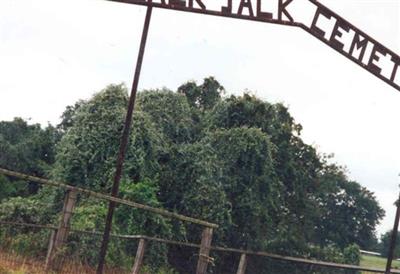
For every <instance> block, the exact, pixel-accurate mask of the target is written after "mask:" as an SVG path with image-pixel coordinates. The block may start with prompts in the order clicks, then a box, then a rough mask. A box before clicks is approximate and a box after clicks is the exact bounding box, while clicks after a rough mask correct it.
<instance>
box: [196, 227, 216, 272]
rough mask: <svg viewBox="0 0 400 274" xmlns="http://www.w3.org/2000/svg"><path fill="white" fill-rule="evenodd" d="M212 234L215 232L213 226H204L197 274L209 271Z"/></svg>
mask: <svg viewBox="0 0 400 274" xmlns="http://www.w3.org/2000/svg"><path fill="white" fill-rule="evenodd" d="M212 234H213V229H212V228H209V227H206V228H204V230H203V233H202V236H201V244H200V253H199V260H198V261H197V269H196V274H206V273H207V266H208V263H209V261H210V260H211V258H210V257H209V255H210V247H211V240H212Z"/></svg>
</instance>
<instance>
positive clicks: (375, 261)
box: [360, 255, 400, 269]
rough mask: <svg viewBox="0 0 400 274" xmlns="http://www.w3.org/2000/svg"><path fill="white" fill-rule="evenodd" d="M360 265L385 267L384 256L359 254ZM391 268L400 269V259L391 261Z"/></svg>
mask: <svg viewBox="0 0 400 274" xmlns="http://www.w3.org/2000/svg"><path fill="white" fill-rule="evenodd" d="M360 265H361V266H366V267H373V268H381V269H385V268H386V258H383V257H376V256H369V255H362V256H361V263H360ZM392 268H397V269H400V261H393V263H392Z"/></svg>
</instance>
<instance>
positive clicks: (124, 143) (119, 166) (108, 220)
mask: <svg viewBox="0 0 400 274" xmlns="http://www.w3.org/2000/svg"><path fill="white" fill-rule="evenodd" d="M152 9H153V7H152V6H151V5H149V6H147V12H146V17H145V21H144V26H143V33H142V39H141V41H140V48H139V54H138V58H137V62H136V70H135V76H134V79H133V83H132V89H131V94H130V98H129V104H128V110H127V113H126V117H125V124H124V129H123V131H122V137H121V143H120V147H119V153H118V158H117V164H116V168H115V175H114V182H113V186H112V190H111V196H113V197H116V196H118V192H119V183H120V180H121V175H122V168H123V164H124V160H125V153H126V148H127V146H128V140H129V133H130V129H131V124H132V117H133V110H134V107H135V101H136V92H137V88H138V84H139V78H140V71H141V68H142V63H143V55H144V51H145V48H146V41H147V34H148V32H149V26H150V19H151V12H152ZM115 206H116V203H115V202H113V201H111V202H110V203H109V205H108V212H107V217H106V224H105V228H104V234H103V240H102V242H101V248H100V253H99V264H98V266H97V271H96V273H97V274H103V269H104V261H105V257H106V253H107V247H108V242H109V240H110V232H111V227H112V219H113V214H114V209H115Z"/></svg>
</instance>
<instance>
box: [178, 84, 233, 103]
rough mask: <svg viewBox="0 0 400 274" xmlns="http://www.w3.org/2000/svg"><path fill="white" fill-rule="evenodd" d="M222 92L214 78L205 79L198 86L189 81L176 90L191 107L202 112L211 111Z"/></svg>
mask: <svg viewBox="0 0 400 274" xmlns="http://www.w3.org/2000/svg"><path fill="white" fill-rule="evenodd" d="M224 92H225V89H224V87H223V86H221V84H220V83H219V82H218V81H217V80H215V78H214V77H208V78H205V79H204V81H203V84H201V85H200V86H198V85H197V84H196V82H194V81H189V82H187V83H185V84H183V85H181V86H180V87H179V88H178V93H181V94H184V95H185V97H186V99H187V101H188V102H189V105H190V106H191V107H193V108H197V109H200V110H203V111H206V110H211V109H212V108H213V107H214V106H215V105H216V104H217V103H218V102H219V101H220V100H221V95H222V94H223V93H224Z"/></svg>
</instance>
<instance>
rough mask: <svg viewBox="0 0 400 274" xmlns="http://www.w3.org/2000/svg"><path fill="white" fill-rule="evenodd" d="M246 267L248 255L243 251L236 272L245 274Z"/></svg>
mask: <svg viewBox="0 0 400 274" xmlns="http://www.w3.org/2000/svg"><path fill="white" fill-rule="evenodd" d="M246 267H247V256H246V254H245V253H243V254H242V255H241V256H240V262H239V266H238V269H237V272H236V274H245V273H246Z"/></svg>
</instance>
